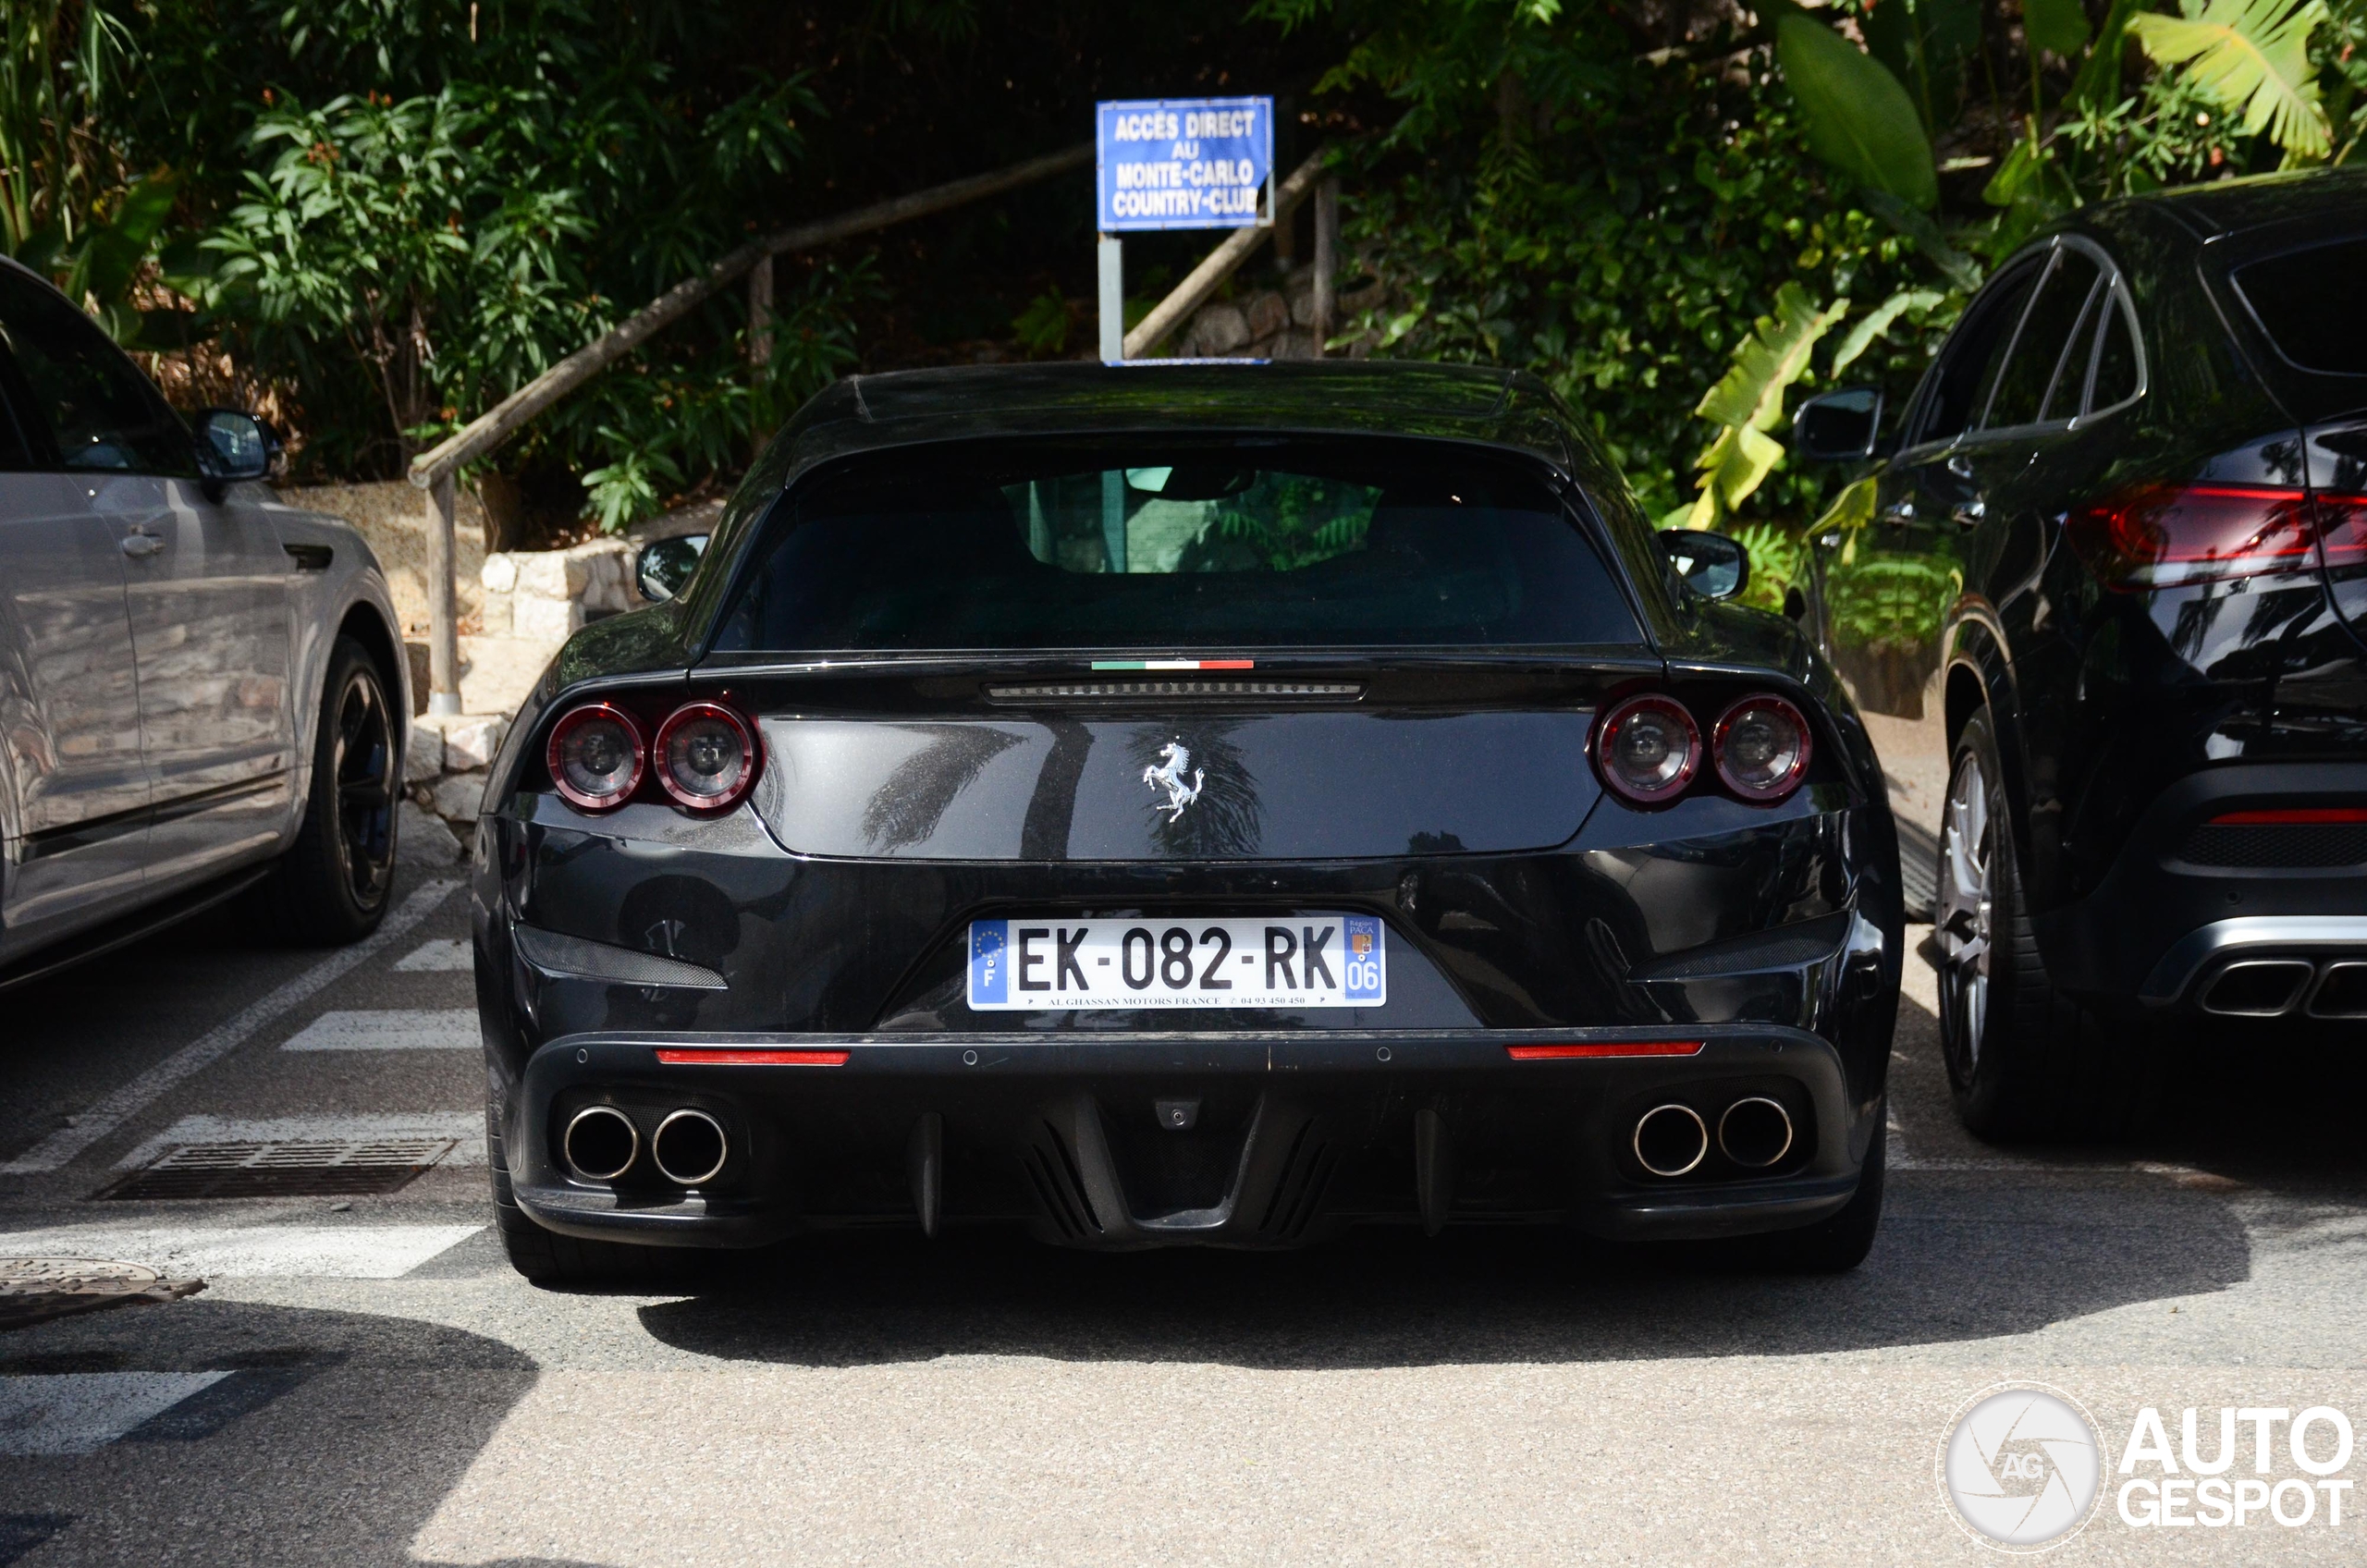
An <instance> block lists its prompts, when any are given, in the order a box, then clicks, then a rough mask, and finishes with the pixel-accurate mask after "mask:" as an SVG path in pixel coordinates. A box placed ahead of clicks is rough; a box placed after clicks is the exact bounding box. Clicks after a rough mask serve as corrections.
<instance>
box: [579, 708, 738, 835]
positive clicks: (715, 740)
mask: <svg viewBox="0 0 2367 1568" xmlns="http://www.w3.org/2000/svg"><path fill="white" fill-rule="evenodd" d="M762 760H763V753H761V752H760V750H759V749H758V747H757V744H756V733H755V730H754V729H752V728H751V727H750V726H749V724H748V721H747V720H746V719H744V718H742V717H740V715H738V714H736V713H734V712H732V711H731V709H730V708H728V707H725V706H724V705H723V704H720V703H709V702H696V703H684V704H682V705H681V707H678V708H676V709H675V710H674V711H673V712H672V713H670V714H668V715H667V716H666V718H665V721H664V722H663V723H661V724H659V725H658V726H657V732H656V738H655V739H654V740H652V739H648V738H645V737H644V733H643V730H642V725H641V721H640V720H639V719H636V718H635V717H633V716H632V714H630V713H627V712H626V711H625V710H624V709H622V708H620V707H618V706H617V705H615V704H612V703H602V702H592V703H583V704H578V705H576V706H574V707H571V708H570V709H568V710H567V712H566V713H564V714H562V715H561V716H560V717H559V721H558V723H557V724H555V725H553V726H551V741H550V747H549V750H548V751H547V753H546V761H547V762H548V763H549V765H550V770H551V784H552V786H553V787H554V788H555V789H557V790H558V792H559V793H560V794H561V795H562V796H564V797H565V798H566V799H567V801H568V802H569V803H570V804H571V805H573V806H574V807H576V808H577V809H578V810H580V811H592V812H599V811H612V810H614V809H615V808H617V807H618V806H620V805H622V804H624V803H625V802H627V801H630V800H632V797H633V793H634V791H635V790H639V789H640V788H641V783H642V780H643V779H644V778H647V777H649V776H651V775H653V774H654V775H655V776H656V781H657V787H658V788H659V789H660V790H664V791H665V792H666V794H667V795H668V797H669V798H671V799H672V800H673V801H674V802H675V803H676V804H678V805H682V806H687V807H688V808H690V809H691V810H693V811H703V812H717V811H727V810H729V809H730V808H731V807H732V806H735V805H738V804H739V803H740V802H741V800H742V798H743V797H745V796H746V794H747V793H748V788H749V786H750V785H752V784H754V782H755V781H756V769H757V767H758V766H759V765H760V763H761V762H762Z"/></svg>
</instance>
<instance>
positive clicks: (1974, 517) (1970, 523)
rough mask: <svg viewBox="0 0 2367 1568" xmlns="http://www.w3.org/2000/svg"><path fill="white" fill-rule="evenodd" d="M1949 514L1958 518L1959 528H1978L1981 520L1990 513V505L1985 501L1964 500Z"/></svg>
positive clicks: (1957, 524)
mask: <svg viewBox="0 0 2367 1568" xmlns="http://www.w3.org/2000/svg"><path fill="white" fill-rule="evenodd" d="M1948 515H1949V516H1950V517H1952V518H1954V519H1955V520H1956V526H1957V527H1958V528H1978V527H1980V526H1981V519H1983V518H1985V517H1987V516H1988V515H1989V505H1988V503H1987V502H1985V501H1963V502H1959V503H1958V504H1957V506H1956V509H1955V510H1954V511H1951V512H1950V513H1948Z"/></svg>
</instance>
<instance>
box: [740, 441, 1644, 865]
mask: <svg viewBox="0 0 2367 1568" xmlns="http://www.w3.org/2000/svg"><path fill="white" fill-rule="evenodd" d="M1659 668H1660V661H1659V658H1658V655H1657V654H1656V653H1655V652H1654V650H1652V649H1651V648H1650V646H1649V645H1648V644H1647V643H1646V641H1645V639H1644V637H1643V634H1642V632H1641V631H1640V630H1639V627H1638V624H1637V617H1636V614H1635V611H1634V608H1633V607H1632V606H1631V603H1630V600H1629V597H1628V593H1627V590H1626V587H1625V583H1624V580H1623V578H1622V577H1621V575H1620V573H1619V572H1618V571H1617V570H1615V569H1614V567H1613V565H1612V556H1611V552H1610V550H1609V549H1608V548H1607V547H1606V546H1605V545H1604V544H1603V542H1602V541H1600V539H1599V538H1598V537H1597V536H1596V535H1595V534H1594V533H1593V532H1592V523H1591V521H1589V520H1588V519H1586V518H1584V517H1583V516H1581V515H1580V514H1579V513H1578V511H1577V510H1576V508H1574V507H1573V506H1572V505H1571V504H1570V503H1569V502H1568V501H1567V500H1566V499H1565V498H1564V495H1563V494H1562V493H1561V492H1560V491H1559V490H1558V489H1557V486H1556V482H1555V481H1554V480H1553V478H1552V476H1551V474H1549V473H1547V472H1545V471H1544V470H1542V469H1541V468H1539V467H1538V466H1536V465H1535V464H1534V463H1533V461H1531V460H1530V459H1522V458H1518V457H1515V456H1514V455H1511V454H1507V453H1502V452H1499V451H1495V450H1492V449H1490V448H1486V447H1474V446H1466V445H1462V444H1457V443H1448V442H1432V441H1415V440H1387V441H1384V440H1378V439H1374V438H1370V437H1327V438H1314V437H1286V436H1276V435H1236V436H1208V435H1200V436H1174V437H1168V436H1128V437H1123V438H1117V439H1111V440H1105V441H1099V442H1091V443H1080V442H1075V441H1066V442H1046V441H997V442H991V443H988V442H971V443H941V444H938V445H934V446H926V447H910V448H903V449H900V450H896V451H892V452H888V453H876V454H871V455H868V456H866V457H865V458H862V459H853V460H852V461H850V462H847V463H843V464H841V465H839V466H838V467H837V468H835V469H832V470H828V471H825V472H822V473H820V474H818V475H816V476H815V477H814V478H812V479H810V480H808V481H807V482H805V483H803V484H801V485H800V486H799V487H798V488H797V490H796V491H795V492H793V493H792V494H791V496H789V497H788V498H787V499H786V500H785V501H784V502H783V503H782V505H781V506H780V507H779V508H777V509H776V513H775V515H774V516H773V517H772V518H771V519H769V520H768V521H767V525H766V532H765V533H764V534H763V535H762V536H761V537H759V538H758V539H756V540H755V541H754V542H753V545H752V547H751V549H750V550H749V552H748V553H747V556H746V557H745V559H744V561H743V564H742V570H741V571H740V573H739V576H738V578H737V581H736V582H734V583H733V584H732V586H731V589H730V596H729V598H728V599H727V601H726V604H725V606H724V608H723V610H722V613H721V617H720V620H719V630H718V632H717V637H716V640H715V644H714V649H713V651H712V652H711V653H710V655H708V657H707V659H706V661H705V664H704V666H703V672H704V673H709V674H714V673H724V674H727V676H729V677H730V678H732V679H743V678H744V679H745V680H748V681H749V682H750V684H751V686H752V687H756V686H762V687H764V688H766V690H765V692H764V694H763V695H762V697H761V698H760V699H757V700H756V701H755V702H754V708H755V711H757V712H758V713H759V714H760V715H761V716H762V717H761V719H760V722H761V725H762V728H763V729H764V732H765V733H764V739H765V744H766V750H767V755H768V757H769V758H770V759H771V761H770V763H769V765H768V766H767V772H766V775H765V783H764V785H763V786H762V787H760V790H759V792H758V797H757V802H758V809H759V810H760V811H761V812H762V813H763V814H764V815H765V816H766V819H767V822H768V823H769V824H770V826H771V827H772V828H773V830H774V832H775V833H776V835H777V836H778V837H779V839H780V841H781V842H782V843H783V844H784V845H786V846H788V847H789V848H791V849H793V850H796V851H802V852H805V853H809V854H817V855H830V856H848V857H857V858H891V859H914V860H938V861H1026V862H1038V863H1040V862H1057V861H1099V862H1128V861H1159V860H1176V859H1183V860H1194V861H1227V860H1240V861H1258V860H1343V859H1365V858H1380V857H1385V856H1392V855H1404V854H1409V853H1412V854H1422V853H1433V852H1434V853H1455V852H1504V851H1519V850H1533V849H1540V848H1546V847H1550V846H1552V845H1555V844H1560V843H1563V842H1564V841H1566V840H1567V839H1570V838H1571V837H1572V836H1573V835H1575V834H1576V832H1577V830H1578V828H1579V827H1580V825H1581V824H1582V823H1583V822H1584V821H1585V819H1586V815H1587V812H1588V810H1589V809H1590V808H1591V807H1592V805H1593V804H1594V802H1595V798H1596V790H1597V786H1596V784H1595V782H1594V779H1593V777H1592V774H1591V773H1590V771H1589V769H1588V766H1587V761H1586V748H1587V730H1588V723H1589V721H1590V718H1591V713H1592V709H1593V707H1594V706H1595V704H1596V702H1597V699H1598V697H1599V695H1600V692H1601V690H1602V689H1603V687H1604V685H1605V682H1606V681H1611V680H1621V679H1634V678H1636V677H1637V676H1641V675H1647V674H1651V673H1655V672H1657V671H1658V670H1659ZM750 696H751V697H752V698H756V692H754V691H753V690H752V692H750Z"/></svg>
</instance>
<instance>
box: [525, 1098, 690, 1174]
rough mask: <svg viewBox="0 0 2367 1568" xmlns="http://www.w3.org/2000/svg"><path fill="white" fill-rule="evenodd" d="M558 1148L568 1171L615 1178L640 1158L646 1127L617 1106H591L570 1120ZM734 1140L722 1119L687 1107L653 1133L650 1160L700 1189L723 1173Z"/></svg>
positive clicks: (662, 1172)
mask: <svg viewBox="0 0 2367 1568" xmlns="http://www.w3.org/2000/svg"><path fill="white" fill-rule="evenodd" d="M559 1152H560V1153H561V1154H562V1155H563V1156H565V1157H566V1159H567V1168H568V1170H571V1171H573V1172H574V1173H575V1174H576V1175H577V1176H578V1177H580V1178H582V1179H583V1181H586V1182H614V1181H616V1180H617V1179H618V1178H619V1177H621V1176H623V1175H624V1174H625V1173H626V1172H627V1171H629V1170H632V1168H633V1166H634V1164H635V1163H636V1162H637V1161H638V1160H639V1159H640V1158H641V1129H640V1128H639V1127H637V1126H635V1125H634V1124H633V1120H632V1117H630V1116H627V1115H626V1114H625V1113H624V1112H623V1111H621V1110H619V1109H617V1108H616V1107H615V1106H612V1105H587V1106H585V1107H584V1108H583V1109H582V1110H579V1111H577V1112H576V1113H575V1114H574V1115H573V1116H571V1117H570V1118H568V1121H567V1132H566V1133H565V1134H563V1135H562V1136H561V1138H560V1140H559ZM730 1158H731V1142H730V1138H728V1137H727V1136H725V1134H724V1131H723V1123H722V1122H720V1121H717V1120H716V1119H715V1118H714V1117H712V1116H709V1115H708V1114H707V1113H706V1112H705V1111H703V1110H693V1109H689V1108H688V1107H685V1108H684V1109H681V1110H677V1111H672V1112H670V1113H668V1116H667V1117H666V1119H665V1120H664V1121H660V1122H659V1123H658V1124H657V1131H656V1133H652V1134H651V1135H650V1139H649V1160H650V1163H651V1164H652V1165H654V1166H656V1168H657V1173H658V1174H659V1175H660V1176H663V1177H665V1178H666V1180H668V1182H673V1183H674V1184H675V1185H676V1186H678V1187H696V1186H701V1185H704V1184H705V1183H706V1182H712V1181H714V1180H715V1179H716V1178H717V1176H720V1175H721V1174H722V1173H723V1167H724V1164H725V1162H726V1161H727V1160H729V1159H730Z"/></svg>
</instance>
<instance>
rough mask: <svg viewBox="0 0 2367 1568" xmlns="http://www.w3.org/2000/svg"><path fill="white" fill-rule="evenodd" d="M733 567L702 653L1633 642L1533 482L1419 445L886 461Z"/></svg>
mask: <svg viewBox="0 0 2367 1568" xmlns="http://www.w3.org/2000/svg"><path fill="white" fill-rule="evenodd" d="M1641 640H1642V638H1641V634H1640V633H1639V631H1637V625H1636V620H1635V618H1634V616H1633V615H1632V614H1631V613H1630V612H1629V610H1628V608H1627V606H1626V603H1625V599H1624V598H1623V597H1622V596H1621V594H1620V591H1619V587H1618V584H1617V582H1616V581H1615V580H1614V579H1613V576H1612V574H1611V571H1610V570H1609V568H1607V567H1606V566H1605V564H1604V562H1603V559H1602V557H1601V556H1600V555H1599V554H1598V553H1597V551H1596V550H1595V548H1594V547H1593V545H1591V544H1590V543H1589V541H1588V538H1587V536H1586V535H1585V534H1584V533H1582V532H1581V531H1580V526H1579V524H1578V523H1577V522H1576V521H1575V520H1574V519H1572V518H1571V517H1570V516H1569V514H1568V513H1567V512H1566V511H1564V508H1563V507H1562V506H1561V504H1560V503H1559V502H1558V501H1557V500H1556V499H1555V497H1554V496H1553V495H1552V494H1551V492H1550V491H1549V490H1547V489H1546V488H1545V486H1544V485H1543V484H1541V483H1539V480H1537V479H1536V478H1535V477H1533V476H1531V475H1530V474H1528V473H1527V472H1524V471H1523V470H1522V469H1520V468H1519V467H1517V466H1515V464H1513V463H1510V462H1508V461H1506V460H1505V459H1502V458H1500V457H1497V456H1495V455H1493V454H1490V453H1485V452H1475V451H1471V450H1468V449H1465V448H1457V447H1452V446H1445V445H1433V444H1427V443H1416V442H1392V443H1386V444H1384V443H1380V442H1348V443H1337V442H1331V443H1321V444H1313V443H1304V444H1294V443H1291V442H1287V441H1282V440H1273V441H1263V442H1238V441H1236V442H1231V443H1212V442H1207V441H1200V442H1175V443H1155V442H1145V443H1141V444H1139V445H1133V446H1128V447H1115V448H1113V447H1096V448H1092V449H1079V448H1074V447H1071V448H1067V449H1057V450H1056V449H1050V448H1045V447H1033V448H1030V447H1014V446H1011V445H997V446H994V447H985V446H982V445H966V444H965V445H963V446H961V447H946V448H935V449H921V450H917V451H916V450H914V449H911V448H907V449H904V450H900V451H897V452H894V453H887V454H880V455H878V456H877V457H873V458H870V459H863V460H861V461H859V462H857V463H856V464H853V465H852V466H850V467H847V468H843V469H840V470H839V471H837V472H834V473H832V474H830V475H828V476H826V477H824V478H821V479H819V480H817V481H816V482H814V483H812V484H807V485H803V486H801V487H800V488H799V489H798V491H797V492H796V494H795V496H793V497H792V501H791V505H790V506H789V507H787V508H784V510H783V511H782V512H781V513H779V514H776V516H775V518H774V519H773V521H772V522H771V524H770V525H769V527H768V529H767V533H766V534H765V535H764V536H763V537H761V538H759V539H758V540H757V542H756V545H755V548H754V562H753V570H751V571H749V572H748V573H747V574H746V575H745V576H744V578H743V580H742V586H741V588H740V589H739V591H738V594H737V595H736V597H735V599H734V601H733V603H732V604H731V606H730V609H729V610H728V611H727V613H726V616H725V619H724V624H723V628H722V631H721V633H720V635H719V637H718V639H717V643H716V646H717V650H718V651H725V652H729V651H747V652H767V653H774V652H806V651H814V652H826V651H840V650H846V651H859V650H904V649H916V650H917V649H930V650H937V649H941V650H950V651H964V652H984V651H1012V652H1036V651H1047V650H1052V651H1057V650H1064V649H1100V648H1136V649H1177V648H1223V649H1244V650H1246V649H1257V648H1299V647H1320V646H1384V647H1403V646H1423V645H1443V646H1470V645H1474V644H1477V645H1481V646H1490V647H1493V646H1537V645H1547V646H1551V645H1559V644H1603V643H1616V644H1627V643H1638V642H1640V641H1641Z"/></svg>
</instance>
